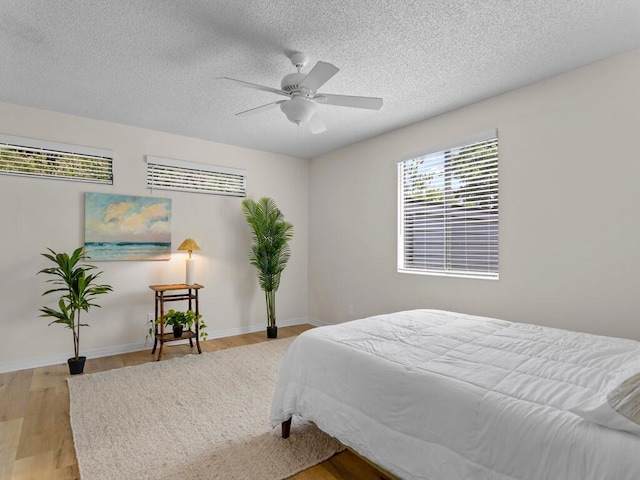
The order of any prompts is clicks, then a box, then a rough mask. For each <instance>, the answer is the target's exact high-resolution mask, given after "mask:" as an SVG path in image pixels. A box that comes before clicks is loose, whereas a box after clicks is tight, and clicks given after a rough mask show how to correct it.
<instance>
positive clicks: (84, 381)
mask: <svg viewBox="0 0 640 480" xmlns="http://www.w3.org/2000/svg"><path fill="white" fill-rule="evenodd" d="M291 341H292V339H282V340H273V341H269V342H264V343H259V344H255V345H248V346H244V347H234V348H229V349H226V350H221V351H218V352H213V353H203V354H202V355H187V356H185V357H181V358H175V359H172V360H164V361H161V362H152V363H147V364H143V365H138V366H134V367H124V368H119V369H115V370H109V371H105V372H100V373H94V374H89V375H83V376H78V377H71V378H69V392H70V398H71V401H70V404H71V405H70V417H71V427H72V429H73V440H74V443H75V448H76V455H77V458H78V465H79V468H80V475H81V478H82V480H112V479H113V480H116V479H117V480H129V479H135V480H143V479H153V480H158V479H167V480H168V479H181V480H182V479H184V480H197V479H225V480H234V479H243V480H247V479H251V480H260V479H264V480H271V479H283V478H287V477H289V476H291V475H293V474H295V473H297V472H299V471H301V470H304V469H306V468H308V467H310V466H312V465H315V464H317V463H320V462H322V461H324V460H325V459H327V458H329V457H331V456H332V455H333V454H334V453H336V452H338V451H340V450H342V449H343V448H344V447H343V446H342V445H341V444H340V443H339V442H338V441H336V440H334V439H333V438H331V437H329V436H328V435H326V434H324V433H323V432H321V431H320V430H318V428H316V427H315V426H314V425H312V424H309V423H306V422H303V421H299V420H297V419H295V417H294V423H293V425H292V427H291V436H290V437H289V438H288V439H283V438H281V436H280V428H279V427H276V428H272V427H271V425H270V424H269V407H270V403H271V397H272V396H273V391H274V387H275V382H276V379H277V376H278V371H279V368H280V363H281V361H282V358H283V356H284V354H285V352H286V350H287V348H288V347H289V345H290V344H291Z"/></svg>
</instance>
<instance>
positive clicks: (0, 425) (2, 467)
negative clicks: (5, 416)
mask: <svg viewBox="0 0 640 480" xmlns="http://www.w3.org/2000/svg"><path fill="white" fill-rule="evenodd" d="M21 431H22V418H14V419H12V420H5V421H4V422H0V480H9V479H10V478H11V472H12V470H13V461H14V460H15V458H16V453H17V451H18V445H19V443H20V432H21Z"/></svg>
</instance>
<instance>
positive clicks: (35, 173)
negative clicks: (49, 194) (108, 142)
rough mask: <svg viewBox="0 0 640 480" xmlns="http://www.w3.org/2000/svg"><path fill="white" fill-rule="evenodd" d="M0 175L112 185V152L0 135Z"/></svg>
mask: <svg viewBox="0 0 640 480" xmlns="http://www.w3.org/2000/svg"><path fill="white" fill-rule="evenodd" d="M0 174H4V175H18V176H26V177H37V178H49V179H56V180H72V181H80V182H88V183H104V184H109V185H112V184H113V153H112V152H110V151H108V150H102V149H98V148H93V147H83V146H79V145H69V144H64V143H56V142H48V141H44V140H36V139H31V138H22V137H14V136H9V135H0Z"/></svg>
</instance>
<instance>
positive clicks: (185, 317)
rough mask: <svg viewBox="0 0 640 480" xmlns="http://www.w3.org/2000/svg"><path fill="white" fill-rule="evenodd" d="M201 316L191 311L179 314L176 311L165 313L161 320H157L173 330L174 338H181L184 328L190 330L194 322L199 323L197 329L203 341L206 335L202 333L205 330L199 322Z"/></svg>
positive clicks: (203, 325) (204, 326)
mask: <svg viewBox="0 0 640 480" xmlns="http://www.w3.org/2000/svg"><path fill="white" fill-rule="evenodd" d="M201 318H202V315H200V314H198V315H197V316H196V314H195V313H194V312H193V311H192V310H187V311H186V312H180V311H176V310H173V309H171V310H169V311H168V312H167V313H165V314H164V315H163V316H162V318H161V319H160V320H159V321H161V322H164V324H165V325H170V326H171V328H172V329H173V336H174V338H181V337H182V332H183V331H184V328H185V327H186V328H187V330H191V328H192V327H193V326H194V325H195V324H196V322H200V323H199V325H198V327H199V330H200V336H201V337H202V338H203V340H204V339H205V338H206V333H203V332H202V329H203V328H206V325H205V324H204V322H202V321H200V319H201Z"/></svg>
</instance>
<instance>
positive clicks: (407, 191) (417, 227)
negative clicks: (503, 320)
mask: <svg viewBox="0 0 640 480" xmlns="http://www.w3.org/2000/svg"><path fill="white" fill-rule="evenodd" d="M398 192H399V199H398V200H399V201H398V204H399V221H398V271H399V272H403V273H427V274H440V275H452V276H465V277H475V278H491V279H497V278H498V135H497V132H496V131H495V130H494V131H492V132H490V133H489V134H485V135H481V136H479V138H476V139H474V140H471V141H468V142H466V143H464V144H463V145H460V146H456V147H454V148H448V149H446V150H442V151H439V152H435V153H431V154H429V155H423V156H420V157H416V158H411V159H409V160H404V161H402V162H399V164H398Z"/></svg>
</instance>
